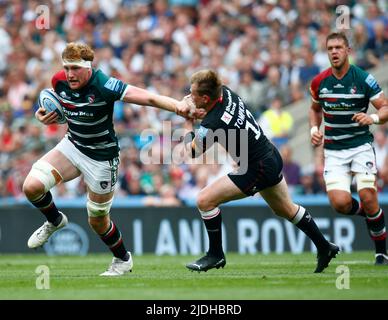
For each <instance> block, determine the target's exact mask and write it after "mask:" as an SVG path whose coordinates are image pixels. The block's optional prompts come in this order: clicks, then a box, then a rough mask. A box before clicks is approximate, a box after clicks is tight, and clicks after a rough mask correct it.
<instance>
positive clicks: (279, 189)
mask: <svg viewBox="0 0 388 320" xmlns="http://www.w3.org/2000/svg"><path fill="white" fill-rule="evenodd" d="M260 194H261V196H262V197H263V199H264V200H265V202H267V203H268V205H269V206H270V207H271V209H272V210H273V211H274V212H275V213H276V214H278V215H281V216H283V217H285V218H292V217H293V216H294V214H295V212H296V211H297V209H298V207H297V205H295V204H294V203H293V201H292V199H291V197H290V195H289V193H288V187H287V184H286V181H285V180H284V178H283V179H282V180H281V181H280V182H279V183H278V184H277V185H275V186H272V187H269V188H266V189H264V190H261V191H260Z"/></svg>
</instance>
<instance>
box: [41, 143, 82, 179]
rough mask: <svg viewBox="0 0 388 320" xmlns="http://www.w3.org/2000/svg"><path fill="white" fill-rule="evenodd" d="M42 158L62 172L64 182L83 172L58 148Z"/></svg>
mask: <svg viewBox="0 0 388 320" xmlns="http://www.w3.org/2000/svg"><path fill="white" fill-rule="evenodd" d="M41 160H43V161H47V162H48V163H50V164H51V165H52V166H53V167H54V168H55V169H56V170H57V171H58V172H59V173H60V175H61V176H62V178H63V181H64V182H66V181H70V180H73V179H74V178H76V177H78V176H79V175H80V174H81V172H80V171H79V170H78V169H77V168H76V167H75V166H74V165H73V164H72V163H71V162H70V161H69V159H67V158H66V156H65V155H64V154H63V153H62V152H60V151H58V150H56V149H53V150H51V151H49V152H48V153H47V154H46V155H44V156H43V157H42V158H41Z"/></svg>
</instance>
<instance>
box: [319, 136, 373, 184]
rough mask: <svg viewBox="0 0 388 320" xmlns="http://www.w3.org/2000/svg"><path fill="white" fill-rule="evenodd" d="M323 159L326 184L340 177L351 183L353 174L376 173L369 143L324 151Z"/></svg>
mask: <svg viewBox="0 0 388 320" xmlns="http://www.w3.org/2000/svg"><path fill="white" fill-rule="evenodd" d="M324 157H325V167H324V172H323V177H324V179H325V182H326V184H327V182H328V181H333V180H337V179H338V178H341V177H343V178H346V179H347V180H348V181H349V182H351V177H352V175H353V174H354V173H362V174H374V175H375V174H376V173H377V169H376V155H375V152H374V149H373V147H372V145H371V144H370V143H365V144H363V145H361V146H358V147H355V148H350V149H343V150H329V149H324ZM349 188H350V185H349Z"/></svg>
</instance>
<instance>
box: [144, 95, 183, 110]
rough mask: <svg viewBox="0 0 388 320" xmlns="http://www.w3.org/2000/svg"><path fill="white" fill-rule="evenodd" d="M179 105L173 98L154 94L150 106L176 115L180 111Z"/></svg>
mask: <svg viewBox="0 0 388 320" xmlns="http://www.w3.org/2000/svg"><path fill="white" fill-rule="evenodd" d="M178 103H179V101H178V100H175V99H173V98H170V97H166V96H161V95H157V94H152V95H151V96H150V98H149V105H151V106H153V107H155V108H159V109H163V110H167V111H171V112H174V113H176V112H177V110H178V109H177V108H178V107H177V106H178Z"/></svg>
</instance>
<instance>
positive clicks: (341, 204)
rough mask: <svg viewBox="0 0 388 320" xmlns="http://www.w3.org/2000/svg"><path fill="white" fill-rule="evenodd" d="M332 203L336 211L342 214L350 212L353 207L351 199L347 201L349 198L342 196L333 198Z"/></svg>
mask: <svg viewBox="0 0 388 320" xmlns="http://www.w3.org/2000/svg"><path fill="white" fill-rule="evenodd" d="M331 205H332V206H333V208H334V210H335V211H337V212H338V213H341V214H348V212H349V211H350V210H351V208H352V202H351V200H350V201H347V199H342V198H334V199H331Z"/></svg>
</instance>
